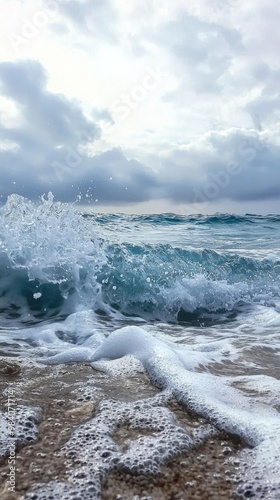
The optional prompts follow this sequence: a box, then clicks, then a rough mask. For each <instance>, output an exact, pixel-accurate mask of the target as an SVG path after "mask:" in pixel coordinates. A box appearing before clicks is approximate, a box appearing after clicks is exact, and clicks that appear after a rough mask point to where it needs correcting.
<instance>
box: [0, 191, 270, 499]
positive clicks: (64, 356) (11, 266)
mask: <svg viewBox="0 0 280 500" xmlns="http://www.w3.org/2000/svg"><path fill="white" fill-rule="evenodd" d="M279 251H280V216H277V215H268V216H258V215H253V214H247V215H244V216H236V215H231V214H216V215H212V216H203V215H193V216H184V215H175V214H156V215H131V216H128V215H123V214H110V215H108V214H98V213H95V212H94V211H93V210H91V209H90V208H88V209H87V208H83V209H82V208H81V207H79V206H75V205H63V204H61V203H59V202H56V201H54V200H53V197H52V195H51V194H49V195H48V196H47V197H42V199H41V200H40V202H39V203H36V204H35V203H34V202H32V201H29V200H26V199H24V198H22V197H20V196H18V195H11V196H10V197H9V198H8V200H7V202H6V204H5V205H4V206H3V207H2V208H1V209H0V314H1V323H0V354H1V355H2V356H10V357H11V358H13V359H15V358H16V357H17V356H19V357H25V358H26V359H33V360H36V361H38V360H39V361H40V362H42V363H46V364H59V363H67V362H69V361H76V362H85V361H86V362H90V363H92V364H93V366H95V364H96V363H100V362H101V360H104V359H105V360H109V361H107V366H109V365H110V363H111V364H112V366H113V365H114V363H115V361H114V360H116V359H119V360H120V362H119V365H118V370H123V373H124V374H125V363H124V364H123V365H122V362H121V360H122V359H123V358H124V357H126V358H124V359H132V358H133V359H134V360H135V362H137V363H140V364H141V366H142V367H143V368H144V369H145V370H146V372H147V374H148V375H149V376H150V379H151V381H152V382H153V383H156V384H157V385H158V386H160V387H162V389H163V390H164V391H165V392H163V396H162V397H168V396H164V394H165V395H166V394H167V395H168V394H169V395H170V394H171V395H172V396H175V397H176V398H177V399H178V400H179V401H180V402H181V403H183V404H184V405H185V407H186V408H188V409H190V410H191V411H194V412H195V413H197V414H199V415H201V416H203V417H205V418H206V419H207V420H208V422H209V426H210V427H209V429H212V430H211V432H212V431H213V427H211V426H212V424H213V425H214V426H215V428H218V429H221V430H224V431H226V432H229V433H230V434H235V435H238V436H240V437H241V438H242V439H243V440H244V441H245V442H246V443H247V444H248V445H250V446H251V447H252V449H251V450H250V451H247V452H245V455H244V463H246V464H247V465H248V464H250V463H251V465H252V467H250V466H249V467H247V469H246V470H245V468H244V471H243V473H244V484H245V486H244V487H243V490H242V488H241V489H240V495H242V494H243V495H244V497H246V495H247V496H249V495H250V494H251V493H252V495H253V494H254V495H255V498H280V414H279V411H280V382H279V378H280V358H279V353H280V330H279V328H280V280H279V278H280V254H279ZM112 373H114V370H112ZM112 404H113V403H112ZM139 404H140V403H139ZM141 404H142V403H141ZM141 404H140V406H141ZM113 406H114V405H113ZM158 406H159V404H158V403H153V402H151V403H150V408H148V407H147V406H146V408H148V409H147V412H148V413H147V414H148V417H147V418H149V419H150V421H151V422H152V421H153V422H154V425H156V426H157V425H158V426H159V427H160V426H161V428H162V432H163V433H164V439H163V441H162V442H161V445H160V449H161V453H160V452H158V453H157V457H158V461H157V460H155V459H154V458H153V459H151V461H150V462H149V464H150V465H151V464H154V465H153V467H154V468H155V469H156V470H157V468H158V467H159V464H160V460H161V458H160V456H161V457H162V456H164V454H167V455H168V453H169V452H168V450H172V449H173V448H172V447H174V442H176V443H178V447H179V448H178V449H181V450H186V449H188V448H190V447H191V446H192V443H191V439H190V438H189V436H186V435H184V433H183V431H182V429H179V430H178V428H177V431H176V429H175V427H174V425H173V424H172V418H171V417H170V415H167V414H166V411H165V410H162V409H160V408H158V409H157V411H156V415H157V416H155V407H158ZM138 407H139V405H138ZM138 407H137V405H136V406H135V408H134V407H131V408H130V410H129V409H126V410H125V414H126V415H130V414H131V419H132V420H133V418H136V417H135V413H137V408H138ZM133 408H134V409H133ZM109 410H110V408H105V410H104V408H103V410H102V408H101V410H100V412H101V413H102V411H105V413H104V415H105V416H104V418H105V420H106V419H107V421H108V422H107V424H106V425H107V428H106V429H107V430H106V429H105V430H104V426H102V425H103V424H102V425H101V423H100V422H99V421H98V417H96V418H97V421H96V422H95V423H94V428H95V429H96V428H98V425H100V426H101V427H100V429H101V430H100V434H99V438H100V440H101V447H102V442H103V441H102V440H105V441H106V440H108V439H109V441H110V439H111V438H110V437H108V436H110V432H111V431H110V432H109V431H108V429H110V426H111V427H112V428H113V427H114V425H115V424H114V423H113V420H114V419H113V420H112V421H111V420H110V418H109V416H108V412H109V413H110V411H109ZM24 411H25V413H26V411H28V409H25V410H24ZM38 411H39V410H38ZM106 412H107V413H106ZM118 412H119V414H120V415H123V414H124V410H123V412H122V409H121V408H119V409H118V410H117V409H116V408H113V407H112V408H111V414H112V415H114V418H115V419H116V418H117V417H116V415H117V413H118ZM133 415H134V416H133ZM0 417H1V415H0ZM119 418H122V417H119ZM170 419H171V420H170ZM98 422H99V423H98ZM0 425H1V418H0ZM3 425H4V423H3V416H2V426H3ZM34 425H35V424H34ZM85 425H87V426H90V425H91V424H90V423H88V424H85ZM96 426H97V427H96ZM164 429H165V430H166V431H164ZM209 429H207V430H206V431H205V432H206V434H207V433H208V432H210V431H209ZM176 432H177V434H176ZM33 433H35V434H34V435H36V430H34V431H33ZM102 433H103V434H102ZM106 433H107V434H106ZM82 435H83V432H82V430H81V429H78V430H77V432H76V434H75V435H73V437H72V441H71V440H70V443H69V444H68V447H70V449H72V448H73V446H72V444H73V443H75V446H76V451H75V453H78V451H77V446H78V444H77V442H78V441H79V439H80V441H81V442H82V437H81V436H82ZM168 435H169V437H168ZM170 436H171V437H172V439H170ZM147 439H148V438H147ZM199 439H200V438H199ZM148 441H149V440H148ZM106 442H107V441H106ZM71 443H72V444H71ZM0 444H1V443H0ZM71 446H72V448H71ZM81 446H82V445H81ZM149 446H150V447H151V445H150V444H148V445H147V449H148V448H149ZM153 446H154V447H155V448H156V443H155V442H154V444H153ZM2 447H3V449H4V448H5V440H4V441H3V443H2ZM180 447H181V448H180ZM175 451H176V450H175ZM175 451H174V453H175ZM115 452H116V450H115V451H114V450H113V451H112V453H115ZM116 453H117V452H116ZM170 453H171V455H170V454H169V455H168V456H172V451H170ZM138 455H139V449H138V448H137V446H136V448H135V450H134V448H133V447H132V448H131V450H129V455H128V456H127V457H126V460H127V461H128V462H129V463H131V464H133V465H132V466H133V467H140V469H141V470H142V471H144V472H149V467H148V465H147V464H146V469H145V465H143V463H138V462H137V456H138ZM115 458H116V457H115ZM100 460H101V459H100ZM123 460H124V459H123ZM101 462H102V461H101ZM101 462H100V463H101ZM128 462H127V463H128ZM106 463H107V466H108V461H107V462H106ZM137 464H138V465H137ZM132 466H131V467H132ZM151 467H152V465H151ZM150 472H153V470H152V469H151V470H150ZM88 475H89V476H90V471H88ZM50 488H51V489H49V490H48V487H46V488H45V489H43V490H42V491H41V493H40V492H39V493H37V494H38V495H39V496H38V497H37V498H48V491H49V495H51V494H53V492H54V493H55V491H56V492H57V494H58V496H59V495H60V497H61V498H65V499H66V498H70V497H71V492H70V493H69V492H68V489H69V485H68V486H67V485H66V486H65V485H62V484H58V485H52V486H51V487H50ZM67 488H68V489H67ZM76 488H79V484H78V485H76ZM246 488H247V489H246ZM77 491H78V490H77ZM72 493H73V492H72ZM68 494H69V497H68V496H67V495H68ZM40 495H41V496H40ZM88 498H95V497H94V494H93V493H92V496H91V495H90V494H89V496H88Z"/></svg>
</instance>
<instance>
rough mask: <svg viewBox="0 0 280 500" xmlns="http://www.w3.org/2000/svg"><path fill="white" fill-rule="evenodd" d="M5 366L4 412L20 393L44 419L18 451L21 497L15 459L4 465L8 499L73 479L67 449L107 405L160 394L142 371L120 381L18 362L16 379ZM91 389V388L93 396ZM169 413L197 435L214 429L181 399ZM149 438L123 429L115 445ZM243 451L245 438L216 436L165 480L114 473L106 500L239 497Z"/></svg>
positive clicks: (86, 370)
mask: <svg viewBox="0 0 280 500" xmlns="http://www.w3.org/2000/svg"><path fill="white" fill-rule="evenodd" d="M5 363H6V367H7V366H8V367H9V366H10V365H11V360H10V359H9V358H8V359H4V358H2V360H1V365H2V369H1V378H0V385H1V392H2V396H1V408H4V407H5V403H6V399H5V394H7V389H8V388H9V389H12V390H13V391H14V392H15V394H16V400H17V404H18V405H26V406H30V407H40V408H41V415H40V419H39V423H38V427H39V435H38V439H37V440H35V441H34V442H32V443H31V444H29V445H27V446H24V447H20V448H19V449H18V450H17V453H16V488H15V493H11V492H9V491H8V482H7V480H6V479H5V477H6V476H5V474H7V473H8V464H7V458H8V457H7V458H6V459H2V460H1V468H0V474H1V493H0V495H1V498H2V499H3V500H12V499H23V498H24V496H25V494H26V493H27V492H28V493H30V492H31V491H33V490H36V489H38V486H39V485H40V484H46V483H48V482H51V481H54V480H55V481H63V480H65V479H67V470H68V467H69V466H68V467H67V457H66V456H65V455H64V454H63V452H62V451H61V449H62V448H63V445H64V444H65V443H66V442H67V441H68V439H69V437H70V436H71V433H72V432H73V430H74V429H75V428H77V427H78V426H79V425H81V424H82V423H84V422H85V421H87V420H89V419H91V418H92V416H93V415H94V412H95V408H96V405H97V404H98V403H99V402H100V401H103V400H108V399H112V398H113V399H115V400H116V401H120V402H134V401H136V400H140V399H141V400H143V399H149V398H151V397H153V396H154V395H156V394H158V393H159V392H160V390H159V389H158V388H156V387H154V386H152V385H151V383H150V381H149V379H148V377H147V375H146V374H145V373H144V371H143V370H141V371H139V372H138V373H133V374H131V376H129V377H123V376H121V375H120V376H118V377H114V379H112V376H110V375H108V374H106V373H105V372H101V371H96V370H94V369H93V368H92V367H91V366H90V365H89V364H88V365H86V364H76V363H71V364H68V365H64V366H61V365H60V366H55V367H48V366H47V367H45V366H42V365H41V366H40V365H39V364H38V363H36V364H34V365H33V364H27V363H26V361H25V362H24V361H21V360H17V363H16V366H17V367H18V371H17V373H13V374H12V373H11V372H12V370H11V369H10V370H7V369H6V370H5V369H4V366H5ZM8 363H9V365H8ZM13 366H14V368H15V365H13ZM7 371H9V372H10V373H7ZM85 388H87V389H88V391H87V392H86V395H85ZM166 408H168V409H169V410H170V411H171V412H172V414H173V415H174V418H175V419H176V421H177V423H178V425H179V426H182V427H183V428H187V429H191V430H196V429H198V428H199V427H200V426H202V425H206V424H207V422H206V421H205V419H203V418H200V417H199V416H198V415H194V414H190V413H189V412H187V411H186V410H185V409H184V408H183V407H182V406H181V405H179V404H178V403H177V402H176V401H175V400H174V399H171V400H170V401H169V402H168V403H167V404H166ZM149 432H150V431H149V429H130V428H129V427H127V426H126V425H124V426H123V427H122V426H121V427H120V428H118V429H117V431H116V433H115V435H114V441H115V442H116V443H117V444H118V446H119V447H120V450H122V449H126V448H127V447H128V444H129V442H131V441H132V440H134V439H136V438H137V437H139V434H141V433H142V434H143V435H145V434H149ZM243 448H244V443H242V442H241V441H240V440H239V439H237V438H234V437H233V436H227V435H226V434H225V433H222V432H218V431H217V434H216V435H214V434H213V435H212V436H209V438H208V439H206V440H205V442H203V443H202V444H200V445H198V446H197V447H195V448H194V449H193V450H192V451H191V452H190V453H182V454H179V455H178V456H175V457H174V458H173V459H171V460H167V461H166V463H165V464H164V465H163V466H162V467H161V472H160V473H158V474H152V475H146V476H145V475H141V474H133V473H129V471H125V470H118V468H115V469H114V468H113V469H112V471H110V472H109V473H108V474H107V475H106V476H105V477H104V479H103V481H102V487H101V498H102V499H104V500H105V499H108V500H113V499H121V498H123V499H125V500H127V499H132V498H134V499H138V498H139V499H140V498H152V499H155V500H160V499H163V498H164V499H174V500H177V499H178V500H179V499H186V498H194V499H204V498H205V499H210V498H211V499H213V500H214V499H226V498H234V496H233V495H234V491H235V489H236V484H237V483H238V479H237V477H238V468H239V467H238V464H239V458H238V457H239V454H240V451H241V450H242V449H243ZM229 459H230V460H229ZM71 467H72V469H73V470H74V468H75V464H74V463H72V464H71V465H70V469H71ZM68 475H69V471H68ZM30 498H32V497H30ZM34 498H35V497H34Z"/></svg>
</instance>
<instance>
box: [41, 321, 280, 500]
mask: <svg viewBox="0 0 280 500" xmlns="http://www.w3.org/2000/svg"><path fill="white" fill-rule="evenodd" d="M89 351H91V355H89ZM188 352H189V354H190V363H189V364H190V366H189V367H188V359H187V353H188ZM210 354H211V353H210ZM195 355H196V362H197V363H198V364H199V359H198V353H197V351H196V353H195ZM205 355H206V353H205V352H204V353H202V363H203V364H205V361H206V359H205ZM84 356H85V357H84V360H86V361H89V360H90V361H92V362H94V363H96V362H97V361H98V360H102V359H111V360H115V359H118V358H122V357H124V356H134V357H135V358H136V359H138V361H140V362H141V363H142V365H143V366H144V368H145V369H146V371H147V373H148V374H149V376H150V378H151V379H152V381H153V382H154V383H156V384H157V385H159V386H160V387H162V388H163V389H167V390H169V391H170V392H171V393H172V394H173V396H175V397H176V398H177V400H179V401H180V402H182V403H183V404H184V405H185V406H186V407H187V408H189V409H191V410H192V411H195V412H196V413H198V414H199V415H201V416H204V417H205V418H207V419H208V421H209V422H210V423H213V424H214V425H215V426H216V427H218V428H219V429H221V430H224V431H226V432H228V433H231V434H235V435H238V436H240V437H241V438H243V439H244V440H245V441H246V442H247V443H248V445H250V446H252V447H253V448H254V449H253V450H252V451H251V452H250V453H246V454H244V477H245V478H246V483H245V484H244V485H243V486H242V487H240V489H239V493H240V495H241V496H242V495H243V496H244V498H246V495H247V493H248V491H249V490H250V489H251V490H253V491H254V493H255V495H256V496H255V498H262V496H261V495H263V494H265V495H267V496H266V497H267V498H279V497H280V479H279V478H280V415H279V412H278V411H277V410H276V409H275V408H273V406H271V405H269V404H267V402H266V401H264V402H261V401H259V400H258V398H255V399H254V398H251V397H250V396H249V395H246V393H245V392H242V390H241V389H237V388H235V387H233V385H232V384H233V383H234V382H235V381H238V377H236V379H235V377H231V378H228V377H219V376H216V375H213V374H210V373H199V372H197V371H193V370H194V366H195V363H194V359H193V358H192V357H191V352H190V351H186V349H183V348H182V351H180V349H178V346H176V347H175V346H174V348H172V346H171V345H170V344H169V343H168V344H167V343H165V342H164V341H161V340H158V339H156V338H154V337H153V336H152V335H151V334H150V333H148V332H147V331H145V330H144V329H143V328H140V327H136V326H128V327H125V328H121V329H119V330H116V331H114V332H113V333H112V334H111V335H110V336H109V337H108V338H107V339H106V340H105V341H104V342H103V344H102V345H101V346H100V347H98V348H97V349H92V348H91V347H90V346H89V347H88V350H87V351H85V352H84ZM82 357H83V353H82V350H79V351H76V350H75V348H74V349H72V350H68V351H66V352H64V353H61V354H58V355H57V356H54V357H52V358H49V359H48V360H46V362H48V363H66V362H68V361H81V360H82ZM250 380H251V384H253V380H254V377H250ZM239 381H240V378H239ZM271 383H272V385H271V391H272V392H275V383H274V379H272V381H271ZM257 384H258V385H260V379H259V378H258V379H257ZM269 384H270V381H269V377H267V378H266V381H265V386H266V388H267V385H269ZM130 453H131V456H133V455H134V454H136V449H135V450H134V449H133V448H132V449H131V452H130ZM250 464H251V465H253V467H250ZM246 466H248V467H247V472H246V473H245V467H246ZM242 488H243V490H242ZM246 488H247V489H246ZM248 488H249V490H248ZM251 490H250V491H251ZM273 491H274V492H277V493H275V495H278V497H277V496H273V495H274V493H273ZM246 492H247V493H246ZM268 493H269V494H270V495H272V496H268ZM247 497H248V495H247Z"/></svg>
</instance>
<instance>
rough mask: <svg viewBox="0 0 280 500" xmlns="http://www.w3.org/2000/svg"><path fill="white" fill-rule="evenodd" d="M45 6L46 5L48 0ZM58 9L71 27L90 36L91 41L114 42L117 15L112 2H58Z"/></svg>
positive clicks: (106, 0) (89, 0) (90, 0)
mask: <svg viewBox="0 0 280 500" xmlns="http://www.w3.org/2000/svg"><path fill="white" fill-rule="evenodd" d="M45 4H46V5H48V0H45ZM59 9H60V13H61V14H62V15H64V16H65V19H68V20H69V21H70V22H71V24H72V26H73V27H75V28H77V29H78V30H79V31H80V32H81V33H83V34H90V36H91V38H92V39H93V40H94V38H96V39H98V40H106V41H107V42H111V43H115V42H116V26H117V22H116V20H117V13H116V10H115V9H114V6H113V2H112V0H94V2H92V0H66V1H59ZM55 29H56V28H55V24H54V30H55Z"/></svg>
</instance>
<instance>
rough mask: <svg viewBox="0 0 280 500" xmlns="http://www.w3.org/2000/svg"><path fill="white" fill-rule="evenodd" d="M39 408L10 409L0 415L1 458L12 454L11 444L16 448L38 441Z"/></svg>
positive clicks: (18, 407) (19, 407)
mask: <svg viewBox="0 0 280 500" xmlns="http://www.w3.org/2000/svg"><path fill="white" fill-rule="evenodd" d="M40 418H41V411H40V409H39V408H31V407H29V406H16V407H11V406H10V407H9V408H8V411H7V412H1V413H0V457H4V456H6V455H7V454H8V453H9V452H10V446H11V443H13V445H14V446H15V447H16V448H19V447H22V446H24V445H26V444H30V443H31V442H33V441H36V440H37V439H38V433H39V431H38V423H39V421H40Z"/></svg>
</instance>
